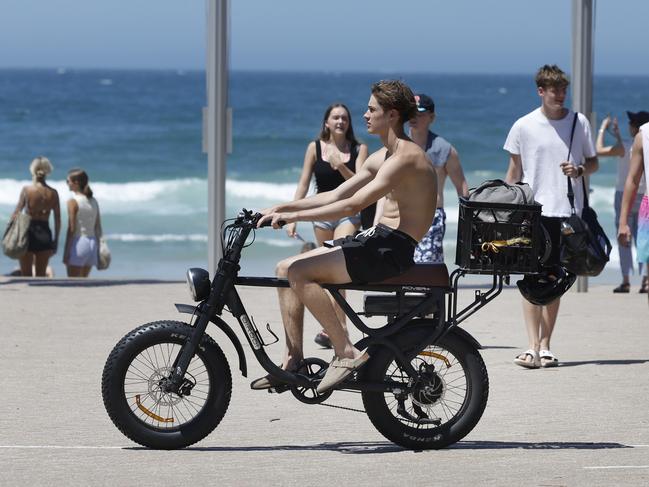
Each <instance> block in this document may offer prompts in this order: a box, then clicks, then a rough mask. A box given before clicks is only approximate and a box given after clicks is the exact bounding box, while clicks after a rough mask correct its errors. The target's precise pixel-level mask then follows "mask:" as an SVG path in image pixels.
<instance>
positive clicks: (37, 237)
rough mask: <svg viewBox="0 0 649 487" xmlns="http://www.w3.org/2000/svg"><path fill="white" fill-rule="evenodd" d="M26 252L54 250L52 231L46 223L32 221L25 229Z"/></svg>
mask: <svg viewBox="0 0 649 487" xmlns="http://www.w3.org/2000/svg"><path fill="white" fill-rule="evenodd" d="M27 250H28V251H29V252H43V251H44V250H54V241H53V240H52V230H50V225H49V223H48V222H47V221H43V220H32V221H31V222H30V223H29V228H28V229H27Z"/></svg>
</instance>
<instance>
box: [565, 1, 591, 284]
mask: <svg viewBox="0 0 649 487" xmlns="http://www.w3.org/2000/svg"><path fill="white" fill-rule="evenodd" d="M593 14H594V11H593V0H572V80H571V83H570V84H571V86H572V109H573V110H574V111H575V112H581V113H583V114H584V115H586V117H587V118H588V120H590V122H591V124H592V126H593V127H595V125H594V122H595V120H594V119H593ZM589 187H590V185H589V181H588V178H586V190H587V191H588V189H589ZM577 292H588V277H578V278H577Z"/></svg>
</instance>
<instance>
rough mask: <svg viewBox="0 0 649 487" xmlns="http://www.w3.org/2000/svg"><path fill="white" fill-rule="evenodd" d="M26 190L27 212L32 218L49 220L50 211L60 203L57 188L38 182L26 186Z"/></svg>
mask: <svg viewBox="0 0 649 487" xmlns="http://www.w3.org/2000/svg"><path fill="white" fill-rule="evenodd" d="M24 191H25V195H26V198H27V212H28V213H29V215H30V216H31V217H32V220H41V221H47V220H49V218H50V212H51V211H52V210H54V209H55V207H56V206H57V205H58V204H59V198H58V194H57V192H56V190H55V189H53V188H51V187H49V186H47V185H46V184H42V183H36V184H32V185H31V186H25V188H24Z"/></svg>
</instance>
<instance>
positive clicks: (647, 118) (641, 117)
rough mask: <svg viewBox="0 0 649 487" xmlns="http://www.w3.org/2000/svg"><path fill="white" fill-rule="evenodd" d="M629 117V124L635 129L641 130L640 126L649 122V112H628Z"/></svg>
mask: <svg viewBox="0 0 649 487" xmlns="http://www.w3.org/2000/svg"><path fill="white" fill-rule="evenodd" d="M626 114H627V116H628V117H629V123H630V124H631V125H633V126H634V127H637V128H640V126H642V125H644V124H645V123H647V122H649V112H645V111H642V112H635V113H633V112H626Z"/></svg>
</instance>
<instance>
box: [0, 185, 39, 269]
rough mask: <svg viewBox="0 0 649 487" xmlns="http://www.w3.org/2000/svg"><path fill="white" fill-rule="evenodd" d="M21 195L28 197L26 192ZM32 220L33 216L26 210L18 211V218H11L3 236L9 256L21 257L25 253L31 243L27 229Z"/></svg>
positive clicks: (5, 251)
mask: <svg viewBox="0 0 649 487" xmlns="http://www.w3.org/2000/svg"><path fill="white" fill-rule="evenodd" d="M21 196H22V197H23V198H27V196H26V195H25V194H24V193H22V194H21ZM28 204H29V203H27V202H26V205H25V207H27V205H28ZM31 221H32V218H31V217H30V216H29V215H28V214H27V213H26V212H24V211H21V212H20V213H18V215H16V218H14V219H12V220H9V223H8V224H7V229H6V230H5V233H4V236H3V237H2V251H3V252H4V254H5V255H6V256H7V257H9V258H11V259H20V258H21V257H22V256H23V255H25V252H27V246H28V244H29V242H28V237H27V230H28V229H29V224H30V223H31Z"/></svg>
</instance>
